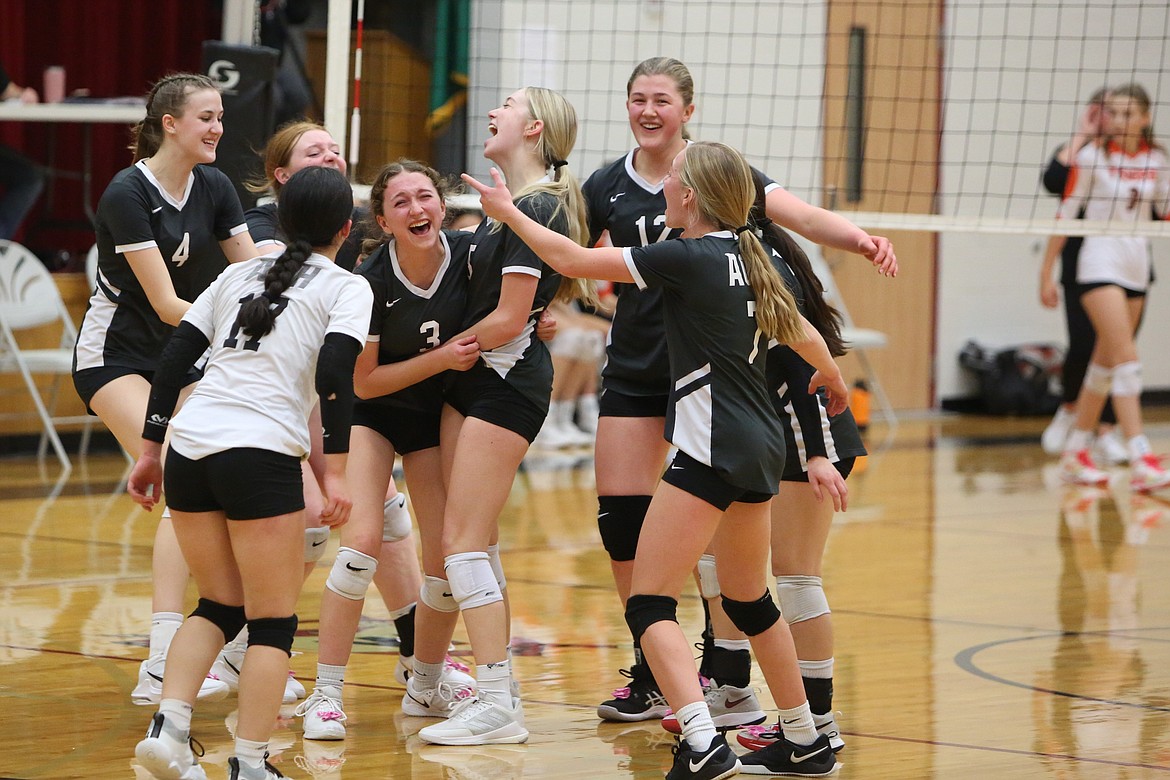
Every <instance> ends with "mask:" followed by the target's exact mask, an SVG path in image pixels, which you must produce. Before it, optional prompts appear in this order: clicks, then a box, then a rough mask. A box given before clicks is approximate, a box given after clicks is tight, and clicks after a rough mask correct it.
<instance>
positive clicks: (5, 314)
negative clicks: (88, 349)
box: [0, 240, 93, 471]
mask: <svg viewBox="0 0 1170 780" xmlns="http://www.w3.org/2000/svg"><path fill="white" fill-rule="evenodd" d="M56 323H60V327H61V338H60V341H59V342H58V346H57V347H56V348H50V349H24V348H22V347H21V346H20V343H19V342H18V340H17V338H16V334H17V333H19V332H21V331H26V330H30V329H32V328H39V327H42V326H46V325H53V324H56ZM76 341H77V329H76V328H75V327H74V326H73V320H72V319H70V317H69V311H68V310H67V309H66V308H65V303H64V301H62V300H61V293H60V292H59V291H58V290H57V285H56V284H55V283H54V282H53V277H52V276H50V275H49V271H48V269H46V268H45V266H44V265H43V264H42V263H41V261H40V260H39V259H37V257H36V256H35V255H34V254H33V253H32V252H30V251H28V250H27V249H25V248H24V247H23V246H21V245H20V244H17V243H15V242H12V241H3V240H0V373H3V374H19V375H20V376H21V378H22V379H23V381H24V385H25V388H26V389H27V390H28V394H29V396H30V397H31V398H32V401H33V405H34V406H35V407H36V413H37V415H38V416H39V417H40V420H41V431H42V432H41V441H40V446H39V447H38V449H37V456H38V457H39V458H43V457H44V455H45V450H46V448H47V446H48V445H52V447H53V451H54V452H55V453H56V455H57V459H58V460H59V461H61V467H62V468H63V469H65V471H70V470H71V469H72V468H73V465H72V463H70V461H69V456H68V455H66V454H65V447H64V446H63V445H62V444H61V437H60V436H58V435H57V426H58V425H70V424H77V423H82V424H84V425H85V427H86V429H87V430H88V428H89V427H90V426H92V425H93V418H92V417H90V416H89V415H77V416H58V415H55V414H54V411H55V408H56V402H57V396H58V392H59V391H60V389H61V384H62V382H65V383H67V384H66V386H67V387H71V386H70V385H69V384H68V382H69V377H70V376H71V374H72V372H73V345H74V343H75V342H76ZM34 374H51V375H52V376H53V383H52V386H51V388H50V389H49V392H48V401H47V403H46V401H45V399H43V398H42V397H41V392H40V390H39V389H38V388H37V384H36V381H35V380H34V379H33V375H34ZM3 416H5V417H13V416H16V417H20V416H24V415H20V414H14V415H3Z"/></svg>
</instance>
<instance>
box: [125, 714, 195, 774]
mask: <svg viewBox="0 0 1170 780" xmlns="http://www.w3.org/2000/svg"><path fill="white" fill-rule="evenodd" d="M165 723H166V717H165V716H164V715H163V714H162V713H161V712H156V713H155V714H154V717H153V718H152V719H151V721H150V727H149V728H147V730H146V738H145V739H143V740H142V741H141V742H139V743H138V745H137V746H136V747H135V748H134V757H135V758H137V759H138V763H139V764H140V765H142V768H143V769H145V770H146V771H148V772H150V774H151V775H153V776H154V777H156V778H158V780H207V773H206V772H204V771H203V767H201V766H199V760H198V759H196V758H195V753H194V752H193V751H192V750H191V738H190V737H189V736H183V737H177V736H176V735H175V734H174V733H172V731H171V729H170V728H168V727H165ZM196 744H198V743H196ZM200 752H202V749H200Z"/></svg>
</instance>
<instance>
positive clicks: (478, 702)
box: [418, 696, 528, 745]
mask: <svg viewBox="0 0 1170 780" xmlns="http://www.w3.org/2000/svg"><path fill="white" fill-rule="evenodd" d="M418 736H419V738H420V739H421V740H422V741H423V742H430V743H431V744H434V745H506V744H515V743H519V742H527V741H528V729H526V728H524V707H523V705H522V704H521V703H520V700H519V699H512V706H511V707H505V706H504V705H502V704H496V703H495V702H493V701H489V700H487V699H481V698H479V697H478V696H472V697H470V698H467V699H463V700H462V701H460V702H459V703H458V704H456V705H455V706H454V708H452V710H451V714H450V715H449V716H448V717H447V719H446V720H444V721H442V722H440V723H434V724H432V725H430V726H427V727H426V728H424V729H422V730H421V731H419V732H418Z"/></svg>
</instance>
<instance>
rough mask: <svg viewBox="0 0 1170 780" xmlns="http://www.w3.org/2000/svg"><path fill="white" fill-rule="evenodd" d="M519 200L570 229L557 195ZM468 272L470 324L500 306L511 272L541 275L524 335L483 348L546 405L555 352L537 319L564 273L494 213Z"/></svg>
mask: <svg viewBox="0 0 1170 780" xmlns="http://www.w3.org/2000/svg"><path fill="white" fill-rule="evenodd" d="M517 205H518V206H519V207H520V210H521V211H522V212H524V214H526V215H527V216H529V217H530V218H532V219H533V220H534V221H536V222H539V223H540V224H542V225H545V226H547V227H549V228H551V229H552V230H555V231H556V232H558V233H560V234H562V235H568V233H569V220H568V216H567V215H566V214H565V213H564V211H563V210H562V211H561V213H559V214H557V215H556V218H555V219H554V218H553V214H554V212H555V211H556V207H557V198H556V196H554V195H551V194H549V193H547V192H538V193H535V194H534V195H532V196H529V197H525V198H522V199H521V200H520V201H518V202H517ZM493 228H494V229H493ZM467 273H468V288H467V313H466V315H465V316H464V318H463V327H464V328H465V329H466V328H472V327H473V326H474V325H475V323H477V322H479V321H480V320H482V319H483V318H484V317H486V316H488V315H489V314H491V313H492V312H493V311H495V309H496V306H497V305H498V304H499V302H500V289H501V285H502V284H503V280H504V276H505V275H506V274H512V273H522V274H529V275H531V276H535V277H536V278H537V279H539V280H540V281H539V282H538V283H537V286H536V296H535V297H534V298H533V301H532V311H531V312H530V314H529V316H528V322H527V323H525V325H524V329H523V330H522V331H521V333H520V335H519V336H517V337H516V338H514V339H513V340H512V341H510V342H508V343H507V344H501V345H500V346H498V347H496V348H495V349H491V350H486V351H484V352H483V353H482V354H483V361H484V362H485V363H486V364H487V365H488V366H490V367H491V368H492V369H493V370H494V371H495V372H496V373H497V374H499V375H500V376H501V377H502V378H503V379H504V381H506V382H507V383H508V384H510V385H511V386H512V387H513V388H515V389H516V390H517V391H519V392H520V393H521V394H523V395H524V396H525V397H527V398H528V399H529V400H530V401H532V402H533V403H535V404H536V405H537V406H538V407H539V408H542V409H547V408H548V403H549V397H550V395H551V394H552V358H551V357H550V356H549V353H548V348H547V347H546V346H545V344H544V342H543V341H541V340H540V339H538V338H537V337H536V321H537V320H538V319H539V318H540V313H541V312H542V311H544V309H545V308H546V307H547V306H548V305H549V303H551V302H552V300H553V298H554V297H555V296H556V293H557V288H559V287H560V284H561V275H560V274H559V273H557V272H556V271H554V270H553V269H552V268H551V267H550V266H548V265H546V264H545V263H544V261H542V260H541V259H540V258H539V257H538V256H537V255H536V253H535V252H533V251H532V250H531V249H529V248H528V245H527V244H525V243H524V242H523V241H522V240H521V239H520V237H519V236H517V235H516V234H515V233H513V232H512V229H511V228H509V227H508V226H507V225H499V224H497V223H496V222H495V221H494V220H490V219H486V220H484V221H483V222H482V223H480V225H479V228H478V229H476V231H475V235H474V236H473V238H472V243H471V248H470V254H469V257H468V261H467ZM456 381H458V377H456Z"/></svg>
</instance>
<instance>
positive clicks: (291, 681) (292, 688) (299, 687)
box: [280, 669, 305, 704]
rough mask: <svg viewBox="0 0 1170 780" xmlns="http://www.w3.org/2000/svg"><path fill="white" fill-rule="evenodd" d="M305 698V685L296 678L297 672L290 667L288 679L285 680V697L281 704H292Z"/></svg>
mask: <svg viewBox="0 0 1170 780" xmlns="http://www.w3.org/2000/svg"><path fill="white" fill-rule="evenodd" d="M303 698H305V686H304V684H303V683H302V682H301V681H300V680H298V679H297V678H296V673H295V672H294V671H293V670H292V669H289V670H288V679H287V680H285V681H284V698H282V699H281V700H280V702H281V704H292V703H293V702H294V701H297V700H298V699H303Z"/></svg>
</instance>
